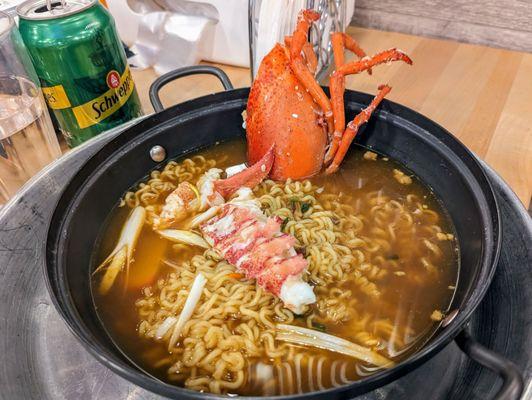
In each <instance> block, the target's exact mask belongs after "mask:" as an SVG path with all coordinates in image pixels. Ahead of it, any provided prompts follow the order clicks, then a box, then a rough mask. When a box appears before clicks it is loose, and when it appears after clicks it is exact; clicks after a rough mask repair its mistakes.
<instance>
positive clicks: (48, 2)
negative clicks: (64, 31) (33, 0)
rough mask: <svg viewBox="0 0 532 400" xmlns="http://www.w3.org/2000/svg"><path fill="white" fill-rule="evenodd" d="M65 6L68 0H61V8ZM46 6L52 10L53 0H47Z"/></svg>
mask: <svg viewBox="0 0 532 400" xmlns="http://www.w3.org/2000/svg"><path fill="white" fill-rule="evenodd" d="M65 7H66V1H65V0H61V8H65ZM46 8H47V9H48V11H52V0H46Z"/></svg>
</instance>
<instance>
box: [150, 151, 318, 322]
mask: <svg viewBox="0 0 532 400" xmlns="http://www.w3.org/2000/svg"><path fill="white" fill-rule="evenodd" d="M272 166H273V148H270V150H268V152H267V153H266V154H265V155H264V156H263V157H262V159H261V160H259V162H257V163H255V164H254V165H252V166H251V167H249V168H245V169H243V170H242V171H240V172H238V173H236V174H235V175H233V176H231V177H228V178H226V179H220V176H221V173H222V170H220V169H217V168H211V169H210V170H208V171H207V172H206V173H205V174H204V175H203V176H202V177H201V178H200V179H199V180H198V184H197V187H196V186H194V185H192V184H191V183H189V182H182V183H180V184H179V185H178V186H177V188H176V189H175V190H174V191H173V192H172V193H170V194H169V195H168V196H167V197H166V200H165V204H164V205H163V208H162V210H161V213H160V214H159V216H157V217H156V218H155V219H154V221H153V227H154V229H155V230H158V231H159V230H160V229H163V228H166V227H169V226H172V225H174V224H175V223H177V222H179V221H182V220H183V219H185V218H186V217H187V216H188V215H190V213H191V211H196V212H197V211H203V212H202V213H201V214H198V215H196V216H195V217H194V218H193V220H192V222H191V227H197V226H199V228H200V230H201V233H202V235H203V237H204V238H205V240H206V241H207V243H208V244H209V245H210V246H212V247H213V248H215V249H216V250H217V251H218V253H219V254H220V255H221V256H222V257H223V258H225V259H226V260H227V261H228V262H230V263H231V264H233V265H234V266H235V267H236V268H237V270H238V271H240V272H242V273H243V274H244V276H245V277H246V278H248V279H255V280H256V281H257V284H258V285H259V286H261V287H262V288H263V289H265V290H266V291H268V292H270V293H272V294H274V295H276V296H277V297H279V298H280V299H281V300H282V301H283V303H284V305H285V307H287V308H289V309H291V310H292V311H294V312H295V313H301V312H302V311H303V310H304V306H305V305H307V304H312V303H314V302H315V301H316V296H315V295H314V292H313V290H312V287H311V286H310V285H309V284H308V283H306V282H305V281H303V279H302V276H303V273H304V272H306V270H307V268H308V261H307V260H306V259H305V258H304V257H303V256H302V255H301V254H297V252H296V250H295V249H294V245H295V244H296V242H297V240H296V238H295V237H293V236H291V235H288V234H286V233H283V232H282V231H281V223H282V220H281V219H280V218H279V217H267V216H266V215H265V214H264V213H263V212H262V210H261V208H260V202H259V201H258V200H257V199H256V198H254V196H253V192H252V191H251V189H250V188H253V187H255V186H256V185H258V184H259V183H260V182H261V181H262V180H263V179H264V178H266V177H267V176H268V174H269V172H270V170H271V168H272ZM235 195H236V197H235ZM231 196H233V198H232V199H231V200H229V201H227V199H228V198H229V197H231ZM159 232H160V233H161V231H159ZM166 232H168V231H166ZM180 232H182V231H180ZM163 236H164V235H163Z"/></svg>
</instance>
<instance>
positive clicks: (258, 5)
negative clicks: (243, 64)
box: [248, 0, 355, 81]
mask: <svg viewBox="0 0 532 400" xmlns="http://www.w3.org/2000/svg"><path fill="white" fill-rule="evenodd" d="M305 8H307V9H308V8H311V9H314V10H316V11H317V12H319V13H320V15H321V17H320V19H319V21H317V22H316V23H315V24H313V25H312V28H311V30H310V35H309V41H310V43H311V44H312V46H313V48H314V52H315V53H316V55H317V58H318V66H317V68H316V78H317V80H318V81H320V80H321V79H322V78H323V77H325V75H326V73H327V69H328V67H329V65H330V64H331V61H332V60H331V57H332V46H331V41H330V33H331V32H335V31H336V32H344V31H345V29H346V27H347V26H348V25H349V22H351V17H352V16H353V12H354V10H355V0H249V8H248V12H249V52H250V66H251V79H252V80H253V79H254V77H255V75H256V74H257V70H258V67H259V65H260V62H261V61H262V58H263V57H264V56H265V55H266V54H267V53H268V52H269V51H270V50H271V49H272V48H273V46H274V45H275V43H284V37H285V36H287V35H292V33H293V32H294V29H295V27H296V23H297V14H298V13H299V11H300V10H302V9H305Z"/></svg>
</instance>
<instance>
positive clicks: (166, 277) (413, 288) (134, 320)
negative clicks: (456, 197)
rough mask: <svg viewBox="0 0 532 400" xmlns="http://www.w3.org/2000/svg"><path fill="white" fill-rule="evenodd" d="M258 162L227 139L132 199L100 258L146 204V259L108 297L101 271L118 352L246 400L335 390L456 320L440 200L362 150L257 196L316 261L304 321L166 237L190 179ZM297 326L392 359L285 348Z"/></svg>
mask: <svg viewBox="0 0 532 400" xmlns="http://www.w3.org/2000/svg"><path fill="white" fill-rule="evenodd" d="M244 161H245V145H244V143H243V142H231V143H226V144H220V145H218V146H215V147H213V148H210V149H208V150H206V151H202V152H200V153H198V154H196V155H193V156H192V157H190V158H187V159H185V160H178V161H176V162H170V163H169V164H167V165H166V166H165V168H164V169H163V170H162V171H155V172H152V174H151V176H150V177H149V179H147V180H146V181H145V182H144V183H141V184H140V185H139V186H138V187H136V188H133V189H132V191H131V192H128V193H127V194H126V195H125V196H124V199H123V200H122V203H121V206H120V207H119V208H117V209H116V211H115V212H114V213H113V215H112V217H111V219H110V222H109V224H108V226H107V227H106V228H105V230H104V232H103V234H102V239H101V243H100V244H99V245H98V246H97V249H96V253H95V260H94V261H95V264H96V265H98V264H100V263H101V262H102V261H103V260H104V259H105V258H106V257H107V256H108V255H109V254H110V253H111V252H112V250H113V248H114V247H115V245H116V242H117V237H119V235H120V232H121V229H122V226H123V224H124V221H125V220H126V218H127V217H128V215H130V212H131V209H133V208H135V207H137V206H139V205H140V206H142V207H144V210H145V213H146V223H145V224H144V226H143V228H142V231H141V232H140V234H139V236H138V240H137V244H136V247H135V252H134V260H133V261H132V262H131V264H130V266H129V268H128V269H127V273H126V272H124V271H123V272H122V273H120V274H119V275H118V276H117V278H116V279H117V281H116V282H115V283H114V284H113V285H112V286H111V287H110V289H109V291H108V292H106V293H105V294H102V293H101V292H100V291H99V290H98V287H99V285H100V280H101V279H102V276H101V273H100V272H97V273H95V274H93V276H92V279H93V286H92V287H93V295H94V302H95V305H96V308H97V311H98V314H99V316H100V318H101V320H102V322H103V324H104V326H105V327H106V328H107V329H108V332H109V334H110V336H111V337H112V339H113V340H114V341H115V343H116V345H117V346H118V347H119V348H120V349H121V350H122V351H123V352H124V353H125V354H126V355H127V356H128V357H129V358H130V359H131V360H133V361H134V362H135V363H136V364H137V365H139V366H140V367H141V368H142V369H144V370H145V371H146V372H148V373H149V374H151V375H153V376H155V377H157V378H158V379H160V380H162V381H165V382H168V383H171V384H175V385H180V386H184V387H187V388H190V389H193V390H198V391H204V392H212V393H225V394H239V395H281V394H294V393H303V392H308V391H315V390H320V389H325V388H329V387H334V386H338V385H342V384H345V383H348V382H350V381H353V380H357V379H361V378H363V377H365V376H368V375H370V374H372V373H375V372H376V371H378V370H380V369H381V368H386V367H389V366H391V365H393V363H397V362H400V361H401V360H402V359H405V358H406V357H408V356H409V355H411V354H412V353H414V352H416V351H417V350H419V349H420V348H421V347H422V346H423V345H424V344H425V343H426V342H427V340H428V339H429V338H430V337H431V335H433V334H434V332H435V331H436V330H437V329H438V327H439V326H440V324H441V320H442V319H443V318H444V316H445V314H446V312H447V311H448V307H449V305H450V303H451V300H452V297H453V294H454V289H455V287H456V284H457V278H458V268H459V265H458V245H457V241H456V238H455V233H454V228H453V226H452V222H451V221H450V219H449V217H448V215H447V213H446V212H445V210H444V209H443V208H442V206H441V205H440V204H439V202H438V201H437V199H436V198H435V196H434V194H433V193H432V192H431V191H430V190H429V189H428V188H427V187H425V186H424V185H423V184H422V183H421V182H420V181H419V180H418V179H417V178H416V177H415V176H413V174H412V173H410V172H409V171H407V170H405V169H404V168H403V167H401V166H400V165H399V164H397V163H396V162H394V161H393V160H390V159H388V158H386V157H383V156H380V155H377V154H376V153H372V152H370V151H368V150H367V149H364V148H362V147H356V146H353V148H352V150H351V152H350V155H349V158H348V159H346V160H345V161H344V163H343V165H342V168H341V170H340V171H339V172H338V173H336V174H334V175H332V176H327V177H323V176H318V177H315V178H312V179H309V180H303V181H297V182H294V181H287V182H285V183H279V182H273V181H270V180H267V181H263V182H262V183H260V184H259V185H257V186H256V187H254V188H253V195H254V197H255V198H256V199H258V201H259V202H260V208H261V210H262V212H263V213H264V214H266V215H267V216H269V217H272V216H277V217H278V218H280V221H282V223H281V230H282V232H284V233H286V234H289V235H291V236H293V237H295V239H296V241H295V242H296V244H295V245H294V249H295V250H296V252H297V253H298V254H301V255H302V256H303V257H304V258H305V260H307V262H308V273H306V274H304V276H303V279H304V280H305V281H306V282H307V283H308V284H309V285H310V286H311V287H312V289H313V291H314V294H315V297H316V299H315V300H316V301H315V302H314V303H313V304H310V305H307V306H305V307H304V309H303V311H302V312H301V313H295V312H293V311H291V310H290V309H288V308H286V307H285V306H284V304H283V302H282V301H281V300H280V299H279V298H278V297H277V296H275V295H274V294H272V293H270V292H268V291H266V290H264V289H263V288H262V287H261V286H259V285H258V284H257V282H256V281H255V280H254V279H247V278H246V277H245V276H243V274H242V273H240V272H239V270H238V269H237V268H236V267H235V266H234V265H232V264H230V263H229V262H228V261H226V260H225V259H224V258H223V257H222V256H221V255H220V254H219V252H217V251H216V249H214V248H202V247H201V246H195V245H190V244H184V243H175V242H171V241H168V240H167V239H164V238H162V237H161V236H160V235H159V234H157V233H156V232H155V231H154V229H153V225H154V223H156V222H155V221H156V220H157V218H158V216H159V215H160V214H161V210H162V208H163V205H164V204H165V199H166V198H167V196H168V195H169V194H170V193H171V192H172V191H173V190H174V189H175V188H176V187H177V185H178V183H181V182H185V181H186V182H190V183H191V184H197V182H198V179H200V177H201V176H202V175H203V174H204V173H205V172H206V171H207V170H209V169H210V168H213V167H217V168H222V169H223V168H226V167H229V166H233V165H235V164H239V163H242V162H244ZM193 217H194V213H193V212H191V215H189V216H187V218H188V219H185V220H184V222H183V223H182V224H181V225H182V226H186V224H187V221H190V218H193ZM198 274H201V275H202V276H203V277H204V280H205V282H204V286H202V290H201V291H200V292H199V299H198V300H197V304H195V307H194V309H193V311H192V314H191V315H190V317H189V319H188V320H186V321H185V322H184V325H183V326H182V327H180V331H179V335H178V336H174V335H172V329H173V330H174V331H175V329H176V328H175V325H176V324H179V322H177V323H176V321H177V320H178V319H179V316H180V315H181V314H183V313H184V309H185V308H186V303H187V301H188V299H189V298H190V297H191V291H193V287H194V285H195V283H196V280H197V276H198ZM170 324H173V328H172V329H167V327H166V326H167V325H170ZM285 325H289V326H295V327H304V328H307V329H310V330H312V331H313V332H315V335H316V337H317V340H325V339H324V338H326V337H330V336H327V335H333V336H334V337H336V338H339V340H341V339H343V340H346V341H348V342H349V343H352V345H350V346H346V347H342V348H343V349H345V348H347V347H349V348H361V349H363V350H364V351H367V352H368V354H372V355H373V359H374V360H378V359H379V357H381V358H382V359H385V360H389V361H390V364H389V365H387V366H384V365H376V364H379V363H378V362H377V361H374V362H371V361H370V362H368V360H362V359H358V358H356V357H355V358H354V357H353V356H352V354H350V355H348V354H347V353H346V352H345V351H343V352H337V351H331V349H329V348H327V349H324V348H320V346H317V345H316V344H319V343H317V340H315V339H316V338H315V339H313V340H312V341H313V342H316V343H314V345H309V344H308V343H306V344H305V343H300V342H298V343H295V342H294V341H290V340H288V341H287V340H282V335H281V334H280V333H279V327H280V326H285ZM285 336H286V337H288V336H289V335H285ZM342 343H344V342H342Z"/></svg>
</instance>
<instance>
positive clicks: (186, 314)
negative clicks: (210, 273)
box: [168, 274, 207, 350]
mask: <svg viewBox="0 0 532 400" xmlns="http://www.w3.org/2000/svg"><path fill="white" fill-rule="evenodd" d="M206 283H207V279H206V278H205V277H204V276H203V274H198V275H197V276H196V278H195V279H194V282H193V283H192V287H191V288H190V292H189V293H188V297H187V300H186V301H185V305H184V306H183V310H182V311H181V314H180V315H179V319H178V320H177V322H176V324H175V325H174V330H173V332H172V336H171V337H170V342H169V343H168V349H169V350H171V349H173V348H174V347H175V344H176V343H177V340H178V339H179V335H180V334H181V330H182V329H183V327H184V326H185V324H186V323H187V322H188V320H189V319H190V317H192V314H193V313H194V309H195V308H196V306H197V305H198V302H199V299H200V297H201V294H202V292H203V288H204V287H205V284H206Z"/></svg>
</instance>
